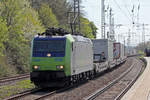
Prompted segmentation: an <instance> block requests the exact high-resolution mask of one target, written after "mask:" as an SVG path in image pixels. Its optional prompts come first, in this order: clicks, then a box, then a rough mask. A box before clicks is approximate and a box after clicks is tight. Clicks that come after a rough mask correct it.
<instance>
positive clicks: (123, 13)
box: [82, 0, 150, 45]
mask: <svg viewBox="0 0 150 100" xmlns="http://www.w3.org/2000/svg"><path fill="white" fill-rule="evenodd" d="M139 4H140V10H139V23H140V27H139V30H137V28H136V27H134V28H133V30H132V12H131V11H132V9H133V5H134V20H135V22H137V12H138V5H139ZM108 5H109V6H110V7H112V10H113V14H114V20H115V25H117V24H122V25H123V26H122V27H115V33H116V40H117V41H120V42H123V40H124V38H125V40H126V41H127V38H128V32H129V29H130V30H131V32H133V33H135V34H133V35H132V36H133V37H132V38H131V42H132V43H131V44H132V45H136V44H137V43H139V42H142V31H143V30H142V29H143V28H142V24H143V23H144V24H150V0H105V7H106V8H107V7H108ZM82 6H83V7H82V10H83V13H84V15H85V17H87V18H88V19H89V20H90V21H93V22H94V23H95V25H96V26H97V28H98V29H99V30H98V34H97V38H101V31H100V27H101V0H82ZM106 18H107V15H106ZM106 23H108V22H107V21H106ZM149 28H150V25H145V35H146V38H145V39H146V41H147V40H149V39H150V36H148V35H149V34H150V32H149ZM118 37H119V39H118Z"/></svg>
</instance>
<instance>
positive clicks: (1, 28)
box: [0, 17, 8, 55]
mask: <svg viewBox="0 0 150 100" xmlns="http://www.w3.org/2000/svg"><path fill="white" fill-rule="evenodd" d="M6 24H7V23H6V21H4V20H3V19H2V18H1V17H0V55H3V51H4V50H5V46H4V43H5V42H6V41H8V28H7V26H6Z"/></svg>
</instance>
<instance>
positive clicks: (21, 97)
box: [5, 86, 72, 100]
mask: <svg viewBox="0 0 150 100" xmlns="http://www.w3.org/2000/svg"><path fill="white" fill-rule="evenodd" d="M70 88H72V86H70V87H66V88H61V89H55V88H53V89H34V90H30V91H26V92H22V93H20V94H18V95H15V96H12V97H9V98H6V99H5V100H43V99H44V98H47V97H50V96H54V95H55V94H57V93H60V92H63V91H65V90H68V89H70Z"/></svg>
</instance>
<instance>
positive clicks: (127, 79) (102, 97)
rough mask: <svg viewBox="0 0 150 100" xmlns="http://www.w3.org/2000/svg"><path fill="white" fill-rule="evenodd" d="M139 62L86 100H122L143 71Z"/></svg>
mask: <svg viewBox="0 0 150 100" xmlns="http://www.w3.org/2000/svg"><path fill="white" fill-rule="evenodd" d="M138 61H139V60H137V62H135V63H133V64H132V66H131V67H130V68H129V69H128V70H127V71H126V72H124V73H123V74H122V75H121V76H120V77H118V78H117V79H115V80H113V81H112V82H111V83H110V84H108V85H106V86H105V87H104V88H102V89H99V90H97V91H96V92H95V93H93V94H92V95H90V96H89V97H87V98H85V100H120V99H121V97H122V96H123V95H124V94H125V93H126V92H127V90H128V89H130V87H131V86H132V85H133V84H134V82H135V81H136V79H137V78H138V77H139V75H140V73H141V71H142V67H140V66H138V64H139V62H138ZM133 73H134V74H133ZM121 91H122V92H121ZM120 92H121V93H120ZM119 93H120V94H119ZM118 94H119V95H118Z"/></svg>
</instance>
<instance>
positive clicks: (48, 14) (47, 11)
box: [38, 3, 58, 28]
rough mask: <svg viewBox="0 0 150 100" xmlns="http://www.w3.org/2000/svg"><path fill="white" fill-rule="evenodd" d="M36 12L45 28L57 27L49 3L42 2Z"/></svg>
mask: <svg viewBox="0 0 150 100" xmlns="http://www.w3.org/2000/svg"><path fill="white" fill-rule="evenodd" d="M38 12H39V16H40V19H41V21H42V23H43V25H44V26H45V28H49V27H58V21H57V19H56V16H55V15H54V14H53V12H52V9H51V8H50V7H49V5H47V4H44V3H43V4H42V5H41V7H40V9H39V11H38Z"/></svg>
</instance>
